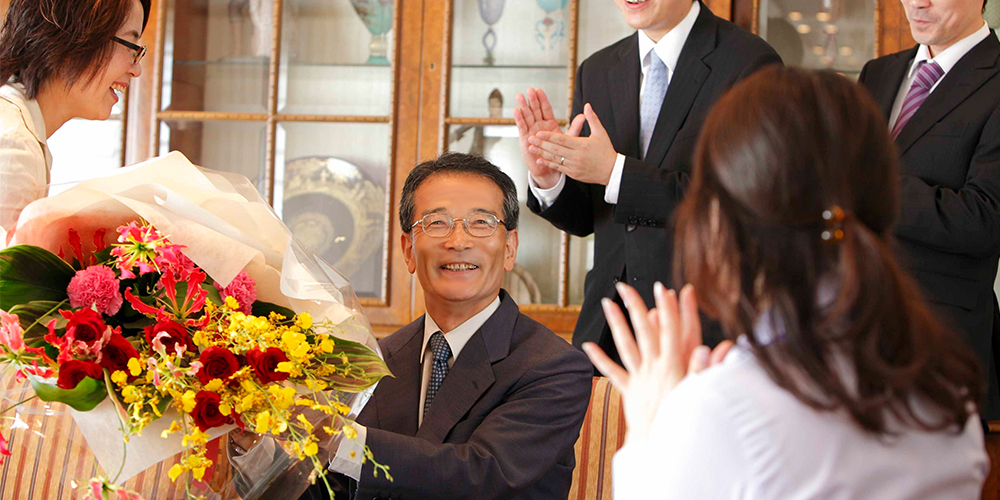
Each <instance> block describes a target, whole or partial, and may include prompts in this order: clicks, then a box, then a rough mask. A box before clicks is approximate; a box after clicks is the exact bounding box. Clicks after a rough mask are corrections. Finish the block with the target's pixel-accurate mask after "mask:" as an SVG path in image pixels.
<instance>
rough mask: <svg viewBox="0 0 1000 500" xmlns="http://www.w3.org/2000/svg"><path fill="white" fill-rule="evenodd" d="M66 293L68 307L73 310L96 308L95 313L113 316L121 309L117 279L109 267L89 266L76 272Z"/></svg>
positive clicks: (120, 296) (120, 295) (120, 294)
mask: <svg viewBox="0 0 1000 500" xmlns="http://www.w3.org/2000/svg"><path fill="white" fill-rule="evenodd" d="M66 292H67V293H68V294H69V305H70V306H72V307H74V308H77V307H91V306H96V307H97V312H99V313H101V314H107V315H108V316H114V315H115V314H117V313H118V310H119V309H121V307H122V293H121V291H120V290H119V289H118V278H116V277H115V272H114V271H112V270H111V268H109V267H105V266H90V267H88V268H86V269H83V270H81V271H77V272H76V276H73V279H71V280H70V281H69V287H67V288H66Z"/></svg>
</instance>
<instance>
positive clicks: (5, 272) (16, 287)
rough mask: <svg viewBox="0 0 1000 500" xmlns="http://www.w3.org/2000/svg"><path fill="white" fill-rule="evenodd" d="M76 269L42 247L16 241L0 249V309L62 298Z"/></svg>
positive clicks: (7, 309)
mask: <svg viewBox="0 0 1000 500" xmlns="http://www.w3.org/2000/svg"><path fill="white" fill-rule="evenodd" d="M75 273H76V271H74V270H73V268H72V267H70V265H69V264H67V263H66V262H64V261H63V260H62V259H60V258H59V257H57V256H56V255H55V254H53V253H52V252H50V251H48V250H45V249H44V248H39V247H35V246H30V245H16V246H12V247H10V248H6V249H4V250H0V309H3V310H4V311H9V310H10V308H11V307H14V305H16V304H24V303H26V302H31V301H33V300H54V301H56V302H58V301H60V300H63V299H65V298H66V297H67V295H66V287H67V286H69V280H71V279H73V275H74V274H75Z"/></svg>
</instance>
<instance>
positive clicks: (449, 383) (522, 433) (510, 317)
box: [304, 153, 592, 500]
mask: <svg viewBox="0 0 1000 500" xmlns="http://www.w3.org/2000/svg"><path fill="white" fill-rule="evenodd" d="M399 216H400V222H401V223H402V226H403V228H404V233H403V235H402V245H403V252H404V255H405V258H406V264H407V266H408V268H409V271H410V272H411V273H415V274H416V275H417V279H418V280H419V281H420V285H421V287H422V288H423V290H424V298H425V303H426V307H427V314H425V315H424V316H422V317H421V318H420V319H418V320H417V321H414V322H413V323H411V324H409V325H407V326H404V327H403V328H401V329H400V330H399V331H397V332H396V333H394V334H392V335H390V336H388V337H386V338H384V339H382V340H381V341H380V342H379V345H380V347H381V349H382V352H383V354H384V356H385V362H386V364H387V365H388V367H389V369H390V370H391V371H392V374H393V377H392V378H390V377H386V378H384V379H382V381H380V382H379V384H378V387H377V388H376V389H375V392H374V394H373V396H372V398H371V400H370V401H368V404H367V405H366V406H365V408H364V410H363V411H362V412H361V414H360V415H359V416H358V419H357V423H358V424H359V425H358V430H359V438H358V439H357V440H354V441H344V445H343V446H341V448H340V449H339V450H338V451H337V456H336V457H335V458H334V460H333V462H332V466H331V467H332V468H333V469H334V470H336V471H337V472H341V473H344V474H346V475H348V476H350V477H351V478H352V479H353V480H354V482H353V486H352V488H353V489H355V490H356V494H355V495H354V498H363V499H366V500H367V499H369V498H477V499H489V498H523V499H552V498H566V496H567V495H568V493H569V488H570V482H571V476H572V473H573V468H574V466H575V459H574V454H573V445H574V444H575V442H576V439H577V437H578V436H579V433H580V426H581V424H582V423H583V417H584V415H585V413H586V411H587V405H588V403H589V400H590V387H591V374H592V372H591V365H590V362H589V361H587V358H586V356H584V355H583V353H581V352H579V351H577V350H576V349H573V347H572V346H570V345H569V344H567V343H566V342H565V341H564V340H562V339H560V338H559V337H558V336H556V335H555V334H554V333H552V332H551V331H550V330H549V329H548V328H545V327H544V326H542V325H540V324H539V323H536V322H535V321H532V320H531V319H530V318H528V317H527V316H525V315H523V314H521V313H520V312H519V310H518V307H517V304H515V303H514V301H513V299H511V297H510V295H508V294H507V293H506V292H505V291H503V290H501V289H500V283H501V281H502V280H503V275H504V272H506V271H510V270H511V268H512V267H513V265H514V259H515V257H516V256H517V245H518V236H517V219H518V204H517V191H516V188H515V186H514V183H513V181H511V179H510V178H509V177H507V175H506V174H504V173H503V172H501V171H500V170H499V169H498V168H497V167H495V166H493V165H492V164H490V163H489V162H488V161H486V160H484V159H483V158H481V157H478V156H471V155H465V154H457V153H456V154H447V155H444V156H442V157H441V158H439V159H437V160H433V161H430V162H427V163H424V164H421V165H418V166H417V167H416V168H415V169H414V170H413V171H412V172H410V175H409V177H408V178H407V180H406V184H405V185H404V187H403V195H402V199H401V202H400V214H399ZM458 217H460V218H458ZM364 445H367V446H368V447H369V448H370V449H371V451H372V454H373V455H374V457H375V459H376V460H377V461H379V462H380V463H382V464H385V465H388V466H389V472H390V473H391V475H392V477H393V480H392V481H389V480H387V479H386V478H385V476H384V475H382V474H380V475H379V476H378V477H376V476H374V475H373V472H374V469H373V465H372V463H371V461H368V462H367V463H365V464H364V465H362V464H361V457H362V455H363V446H364ZM352 451H353V452H354V456H353V457H352V456H351V452H352ZM319 490H320V487H318V486H317V487H313V488H312V490H311V491H310V492H309V493H311V494H312V495H313V497H312V498H321V496H322V495H325V493H322V494H320V493H319ZM323 491H324V492H325V490H323ZM304 498H308V497H304Z"/></svg>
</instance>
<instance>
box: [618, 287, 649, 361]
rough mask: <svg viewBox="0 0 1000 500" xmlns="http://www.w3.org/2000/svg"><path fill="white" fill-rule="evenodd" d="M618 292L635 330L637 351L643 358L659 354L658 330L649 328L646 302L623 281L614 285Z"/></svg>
mask: <svg viewBox="0 0 1000 500" xmlns="http://www.w3.org/2000/svg"><path fill="white" fill-rule="evenodd" d="M615 288H617V289H618V294H619V295H620V296H621V298H622V300H623V301H624V302H625V307H627V308H628V313H629V318H630V319H631V320H632V329H633V330H634V331H635V341H636V343H637V344H638V347H639V353H640V355H641V357H643V358H647V357H648V358H655V357H657V356H659V355H660V341H659V338H658V336H659V332H657V331H654V330H653V329H652V328H650V325H649V322H648V321H646V316H647V314H648V312H649V310H648V309H647V308H646V302H645V301H643V300H642V297H641V296H640V295H639V292H637V291H635V288H632V287H630V286H628V285H626V284H624V283H618V285H616V287H615Z"/></svg>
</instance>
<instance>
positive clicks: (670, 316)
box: [653, 281, 683, 357]
mask: <svg viewBox="0 0 1000 500" xmlns="http://www.w3.org/2000/svg"><path fill="white" fill-rule="evenodd" d="M653 297H654V299H655V300H656V312H657V316H658V318H657V319H658V323H659V330H658V336H657V341H658V342H659V343H660V349H661V350H662V351H663V352H664V353H666V354H667V355H672V356H675V357H676V356H679V355H681V354H683V353H682V352H681V346H682V344H681V338H680V330H679V328H680V318H679V316H678V312H677V294H676V293H675V292H674V291H673V290H667V288H666V287H665V286H663V283H660V282H659V281H657V282H656V283H654V284H653Z"/></svg>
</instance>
